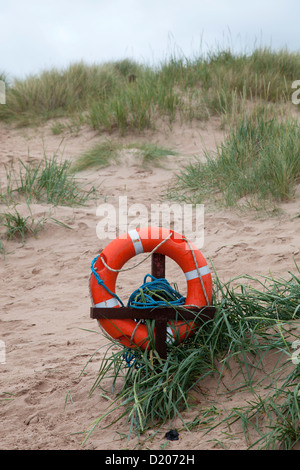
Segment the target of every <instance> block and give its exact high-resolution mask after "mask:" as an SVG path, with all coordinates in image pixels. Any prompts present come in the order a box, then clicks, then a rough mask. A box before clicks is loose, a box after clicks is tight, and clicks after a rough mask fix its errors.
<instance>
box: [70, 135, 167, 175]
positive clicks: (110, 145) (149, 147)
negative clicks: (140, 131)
mask: <svg viewBox="0 0 300 470" xmlns="http://www.w3.org/2000/svg"><path fill="white" fill-rule="evenodd" d="M122 150H137V153H138V156H140V163H141V165H142V166H149V165H159V164H160V162H161V161H162V160H163V159H164V157H166V156H168V155H176V152H174V151H173V150H172V149H168V148H165V147H158V146H157V145H155V144H151V143H134V142H133V143H130V144H126V145H122V144H120V143H118V142H114V141H111V140H105V141H104V142H100V143H99V144H96V145H95V146H94V147H92V148H91V149H90V150H88V151H86V152H85V153H84V154H82V155H81V156H80V157H79V158H78V159H77V161H76V162H75V163H74V164H73V165H72V169H73V171H82V170H84V169H86V168H90V167H94V166H97V167H100V168H101V167H106V166H108V165H111V164H114V163H117V162H120V161H121V159H122V155H121V152H122Z"/></svg>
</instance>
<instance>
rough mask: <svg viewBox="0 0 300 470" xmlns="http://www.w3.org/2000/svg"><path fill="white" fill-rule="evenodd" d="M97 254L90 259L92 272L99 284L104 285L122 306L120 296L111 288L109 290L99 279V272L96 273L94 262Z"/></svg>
mask: <svg viewBox="0 0 300 470" xmlns="http://www.w3.org/2000/svg"><path fill="white" fill-rule="evenodd" d="M99 256H100V255H98V256H96V258H94V259H93V261H92V264H91V270H92V273H93V274H94V276H95V278H96V280H97V282H98V284H99V286H102V287H104V289H106V290H107V292H108V293H109V294H111V295H112V296H113V297H115V298H116V299H117V300H118V302H120V304H121V305H122V307H124V304H123V302H122V300H121V299H120V297H118V296H117V294H116V293H115V292H112V291H111V290H109V288H108V287H107V286H106V285H105V284H104V282H103V280H102V279H101V277H100V276H99V274H98V273H97V271H96V269H95V263H96V261H97V259H98V258H99Z"/></svg>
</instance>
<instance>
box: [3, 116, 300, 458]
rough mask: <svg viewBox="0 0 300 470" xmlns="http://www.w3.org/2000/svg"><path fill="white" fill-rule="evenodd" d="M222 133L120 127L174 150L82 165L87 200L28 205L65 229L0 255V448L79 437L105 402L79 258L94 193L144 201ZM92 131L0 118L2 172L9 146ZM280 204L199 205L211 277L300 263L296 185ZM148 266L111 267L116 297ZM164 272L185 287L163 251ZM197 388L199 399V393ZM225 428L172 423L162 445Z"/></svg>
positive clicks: (92, 228)
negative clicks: (96, 387) (2, 358)
mask: <svg viewBox="0 0 300 470" xmlns="http://www.w3.org/2000/svg"><path fill="white" fill-rule="evenodd" d="M223 137H224V133H223V131H221V130H220V126H219V123H218V121H217V120H215V121H211V122H209V123H208V124H207V126H203V128H199V129H193V128H185V127H184V126H181V127H179V126H178V127H176V126H174V128H173V129H172V131H170V130H169V132H163V131H161V132H160V131H157V132H155V133H150V132H149V133H148V132H145V134H143V135H142V136H140V137H138V138H137V137H136V136H135V137H134V138H132V139H131V138H130V137H128V136H127V137H126V138H123V140H124V141H125V140H128V141H130V139H131V140H134V141H137V140H138V139H140V140H141V141H142V140H144V141H147V142H149V141H151V142H155V143H157V144H159V145H165V146H168V147H170V148H173V149H174V150H176V151H177V152H178V156H176V157H174V156H170V157H168V158H167V159H166V160H165V162H164V166H163V167H153V168H151V169H147V168H142V167H141V166H140V165H138V163H137V162H136V161H135V160H134V159H132V158H131V157H130V155H129V156H128V158H124V161H123V164H120V165H114V166H111V167H108V168H105V169H101V170H99V169H89V170H86V171H84V172H82V173H81V174H80V176H81V177H82V178H83V179H84V181H86V182H93V183H96V184H97V183H98V184H100V192H101V195H100V197H99V200H98V201H92V202H89V203H88V205H87V206H85V207H80V208H68V207H57V208H55V209H51V208H50V207H49V206H47V205H44V204H35V205H32V206H31V209H32V212H33V214H34V215H35V216H36V217H43V216H46V217H49V216H52V217H55V218H57V219H59V220H61V221H63V222H64V223H66V224H68V225H69V226H70V227H71V229H67V228H65V227H63V226H59V225H57V224H55V223H54V222H52V221H51V220H49V221H48V222H47V224H46V226H45V230H43V231H41V232H40V233H39V234H38V236H37V237H36V238H35V237H30V238H28V239H27V241H26V243H25V244H24V245H23V244H21V243H18V242H15V241H10V242H6V254H5V258H4V257H3V256H2V257H1V259H0V272H1V281H0V282H1V318H0V340H2V341H4V342H5V346H6V363H5V364H0V392H1V399H4V398H11V400H10V401H2V403H1V408H0V415H1V425H0V448H2V449H80V448H81V442H82V439H83V434H82V432H83V431H84V430H85V429H86V428H87V427H89V425H90V423H91V422H92V421H93V420H94V419H95V418H97V417H98V416H99V415H101V414H103V413H104V412H105V410H106V408H107V406H108V404H109V401H108V400H107V398H105V397H104V396H101V394H100V393H94V394H93V395H92V396H91V397H89V390H90V388H91V386H92V385H93V382H94V380H95V378H96V375H97V371H98V368H99V362H100V360H101V357H103V355H104V353H105V350H106V344H107V340H106V339H105V338H104V337H103V335H102V333H101V331H100V330H99V329H98V327H97V325H96V323H95V322H94V321H93V320H91V319H90V318H89V308H90V298H89V291H88V278H89V274H90V263H91V261H92V259H93V257H94V256H96V255H97V254H99V252H100V251H101V249H103V248H104V246H105V245H106V244H107V243H108V240H99V239H98V238H97V235H96V225H97V222H98V220H99V218H98V217H97V216H96V207H97V204H99V203H102V202H103V201H104V200H105V201H106V202H109V203H111V204H117V203H118V197H119V196H122V195H126V196H127V198H128V203H129V204H132V203H133V202H139V203H142V204H144V205H145V206H146V207H147V208H148V209H149V210H150V206H151V203H155V202H157V201H158V200H159V197H160V194H161V189H162V187H164V185H165V184H166V183H167V182H168V181H169V180H170V179H171V178H172V176H173V173H174V171H176V169H178V168H179V166H180V165H181V164H182V163H183V162H184V161H186V159H188V158H192V157H193V155H195V154H197V155H200V156H201V155H202V153H203V150H204V149H209V150H212V149H214V148H215V145H216V144H218V143H220V142H221V141H222V139H223ZM99 140H101V136H99V135H98V134H97V133H95V132H94V131H91V130H89V129H85V128H82V129H81V130H80V132H79V134H78V135H77V136H75V135H72V134H67V133H66V134H65V135H64V138H63V139H62V135H58V136H55V135H53V134H52V132H51V130H50V124H48V125H46V126H43V127H41V128H38V129H25V130H24V129H22V130H20V129H12V128H10V127H7V126H5V125H3V124H1V125H0V142H1V146H0V161H1V170H0V171H1V175H3V174H4V167H3V164H5V163H9V162H11V161H15V162H17V159H18V158H20V159H23V160H25V159H26V158H28V155H29V157H30V158H31V159H37V160H39V159H41V158H43V154H44V152H45V153H46V154H47V155H49V156H52V154H53V153H54V152H58V154H59V155H62V157H63V158H67V159H70V160H74V159H75V158H76V157H77V156H79V155H80V154H81V152H83V151H84V150H86V149H88V148H90V147H91V146H92V145H93V144H94V143H95V142H98V141H99ZM104 198H105V199H104ZM50 209H51V212H49V211H50ZM282 209H283V211H284V212H283V214H282V216H280V217H278V216H274V217H269V218H261V217H257V216H255V215H254V214H249V213H244V214H243V215H242V216H241V215H240V214H237V213H235V212H233V211H229V210H222V211H221V210H212V209H209V208H206V207H205V240H204V246H203V247H202V248H201V251H202V253H203V254H204V256H205V257H206V258H207V259H208V260H211V262H212V263H213V265H214V267H215V269H216V271H217V273H218V276H219V278H220V279H221V281H227V280H229V279H231V278H233V277H235V276H238V275H243V274H248V275H253V276H258V275H269V274H270V273H272V274H273V275H274V276H275V277H285V276H287V273H288V271H295V265H294V260H295V261H296V262H297V263H298V264H299V265H300V252H299V249H300V218H299V197H298V198H297V199H296V200H295V201H293V202H290V203H285V204H282ZM19 210H20V211H24V213H26V210H27V208H26V205H23V206H22V205H21V206H19ZM209 262H210V261H209ZM149 270H150V263H148V264H147V263H145V265H141V266H139V267H138V268H137V270H136V272H135V274H134V276H133V275H131V274H130V273H129V274H128V273H121V274H120V276H119V278H118V286H117V288H118V292H119V294H120V295H121V296H122V297H123V298H124V299H126V298H127V297H128V296H129V294H130V293H131V292H132V291H133V290H134V289H135V288H136V287H138V286H137V283H138V284H139V282H140V283H142V281H143V276H144V274H145V273H146V272H149ZM166 275H167V278H168V279H170V280H171V281H172V282H175V281H177V282H178V283H179V285H180V286H182V289H184V288H185V286H184V279H183V276H182V273H180V272H179V271H178V268H177V266H175V265H174V264H172V263H170V264H169V263H168V262H167V273H166ZM99 348H100V349H99ZM98 349H99V351H98V352H97V353H96V354H95V356H94V357H93V359H92V360H91V361H90V362H89V364H88V366H87V367H86V369H84V368H85V365H86V363H87V361H88V360H89V359H90V357H91V356H92V355H93V354H94V353H95V351H97V350H98ZM83 369H84V373H83V374H82V375H81V372H82V371H83ZM226 380H228V378H226ZM225 382H226V381H225ZM204 385H205V387H206V388H207V389H209V388H210V387H214V386H215V384H214V382H213V379H211V381H208V382H206V383H205V384H204ZM8 394H11V395H8ZM247 398H248V397H247V395H246V392H243V394H236V396H235V395H234V394H230V395H229V396H226V395H222V387H221V388H220V389H219V390H218V396H217V399H218V402H219V403H220V404H222V405H223V406H224V407H225V408H226V407H227V408H228V407H233V406H234V405H235V404H236V403H240V401H241V400H246V399H247ZM199 400H200V403H199V406H201V400H202V398H201V397H200V398H199ZM110 420H111V417H107V418H105V419H104V421H103V426H105V425H107V424H109V422H110ZM179 427H180V426H179ZM166 430H168V429H167V427H166V428H165V429H164V430H162V431H161V432H159V433H158V434H157V435H156V437H155V438H154V439H153V440H151V441H148V442H147V447H148V448H150V449H160V448H161V446H162V445H163V444H164V443H165V438H164V433H165V432H166ZM231 432H232V434H234V437H232V439H231V438H230V437H227V438H226V439H225V441H224V434H222V429H217V430H216V431H215V433H213V434H210V435H204V432H203V431H201V430H200V429H199V430H197V431H195V432H192V433H188V432H187V431H186V430H181V431H180V439H179V440H178V441H174V442H170V443H169V446H168V449H176V450H177V449H212V448H215V446H216V448H220V446H218V444H216V442H217V441H218V440H219V439H220V440H223V441H224V442H225V445H226V447H227V448H228V449H243V448H246V444H245V442H244V439H243V434H242V432H241V429H239V428H238V424H236V425H235V426H234V429H232V430H231ZM127 433H128V428H127V426H126V423H125V422H121V423H120V422H119V423H118V424H117V425H116V426H111V427H108V428H106V429H105V430H104V429H102V428H98V429H96V430H95V432H94V433H93V434H92V436H91V437H90V439H89V440H88V442H87V444H86V446H85V448H88V449H123V448H130V449H133V448H135V446H136V445H137V444H138V439H137V438H133V439H131V441H130V442H129V443H126V438H125V439H124V436H125V437H126V435H127ZM148 434H149V433H148ZM148 434H146V437H147V435H148Z"/></svg>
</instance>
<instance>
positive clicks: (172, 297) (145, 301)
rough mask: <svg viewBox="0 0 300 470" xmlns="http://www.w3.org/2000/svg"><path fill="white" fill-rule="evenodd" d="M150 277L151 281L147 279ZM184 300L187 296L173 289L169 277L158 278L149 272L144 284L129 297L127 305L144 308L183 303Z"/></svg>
mask: <svg viewBox="0 0 300 470" xmlns="http://www.w3.org/2000/svg"><path fill="white" fill-rule="evenodd" d="M148 277H150V278H151V281H147V278H148ZM184 302H185V297H183V296H182V295H181V294H180V293H179V292H178V291H177V290H175V289H173V287H171V285H170V284H169V282H168V281H167V279H164V278H160V279H157V278H155V277H154V276H152V275H151V274H147V275H146V276H145V278H144V283H143V285H142V286H141V287H139V288H138V289H136V290H135V291H134V292H133V293H132V294H131V296H130V297H129V299H128V304H127V306H128V307H133V308H140V309H142V308H149V307H150V308H151V307H158V306H165V305H182V304H184Z"/></svg>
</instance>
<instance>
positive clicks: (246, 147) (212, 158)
mask: <svg viewBox="0 0 300 470" xmlns="http://www.w3.org/2000/svg"><path fill="white" fill-rule="evenodd" d="M299 131H300V127H299V123H298V122H297V121H296V120H291V119H288V120H283V121H280V120H279V119H277V118H276V117H273V118H269V119H265V117H264V116H261V114H260V113H258V112H253V113H252V114H249V115H248V116H242V117H241V118H240V119H239V122H238V123H237V125H236V126H235V127H234V128H232V129H231V130H230V132H229V135H228V136H227V138H226V139H225V142H224V143H222V144H221V145H220V146H219V147H218V148H217V151H216V153H213V152H208V153H206V161H205V162H201V161H197V160H196V161H195V162H192V163H190V164H189V165H187V166H186V167H184V169H183V170H182V171H181V172H180V173H179V174H178V175H177V177H176V178H175V182H174V184H171V185H170V187H169V189H168V191H167V197H169V198H173V199H177V200H181V201H186V202H194V203H203V202H207V201H213V202H214V203H220V204H222V205H225V206H227V207H237V206H241V205H243V206H245V205H248V206H250V207H256V208H260V207H266V206H268V205H270V203H272V204H273V205H276V204H277V203H278V202H280V201H286V200H290V199H291V198H293V196H294V191H295V187H296V184H297V183H299V181H300V132H299Z"/></svg>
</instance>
